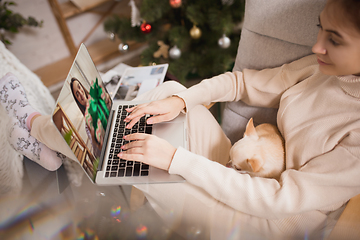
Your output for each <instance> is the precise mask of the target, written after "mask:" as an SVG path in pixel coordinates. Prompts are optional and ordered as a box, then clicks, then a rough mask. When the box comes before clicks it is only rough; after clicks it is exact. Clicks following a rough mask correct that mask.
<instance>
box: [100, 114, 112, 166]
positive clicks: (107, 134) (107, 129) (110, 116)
mask: <svg viewBox="0 0 360 240" xmlns="http://www.w3.org/2000/svg"><path fill="white" fill-rule="evenodd" d="M114 113H115V110H112V111H111V112H110V115H109V120H110V122H109V124H108V125H107V127H106V131H105V137H104V142H103V146H104V147H102V149H101V154H100V160H99V165H98V169H97V170H98V171H100V170H101V168H102V165H103V161H104V159H105V152H106V149H107V147H106V146H107V142H108V140H109V135H110V129H111V126H112V119H113V117H114Z"/></svg>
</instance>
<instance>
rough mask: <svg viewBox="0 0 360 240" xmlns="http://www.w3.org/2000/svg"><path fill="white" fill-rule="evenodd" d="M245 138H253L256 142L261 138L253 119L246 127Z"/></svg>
mask: <svg viewBox="0 0 360 240" xmlns="http://www.w3.org/2000/svg"><path fill="white" fill-rule="evenodd" d="M244 137H251V138H253V139H255V140H257V139H258V138H259V136H258V134H257V133H256V129H255V127H254V121H253V119H252V118H250V120H249V122H248V123H247V125H246V130H245V133H244Z"/></svg>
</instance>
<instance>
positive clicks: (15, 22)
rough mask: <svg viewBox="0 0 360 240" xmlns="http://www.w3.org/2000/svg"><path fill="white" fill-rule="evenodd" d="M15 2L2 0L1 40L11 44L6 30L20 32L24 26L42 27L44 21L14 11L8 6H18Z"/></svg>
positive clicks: (0, 9) (0, 2)
mask: <svg viewBox="0 0 360 240" xmlns="http://www.w3.org/2000/svg"><path fill="white" fill-rule="evenodd" d="M16 5H17V4H16V3H15V2H12V1H10V2H8V1H5V2H3V1H2V0H0V29H3V30H2V32H0V40H1V41H2V42H3V43H5V44H11V41H10V40H9V39H7V37H6V36H5V33H6V32H11V33H18V32H19V29H20V28H22V27H23V26H31V27H42V24H43V21H38V20H36V19H35V18H34V17H31V16H30V17H28V18H25V17H23V16H22V15H21V14H19V13H14V12H13V11H11V10H10V9H9V8H8V7H9V6H16Z"/></svg>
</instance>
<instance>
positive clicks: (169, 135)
mask: <svg viewBox="0 0 360 240" xmlns="http://www.w3.org/2000/svg"><path fill="white" fill-rule="evenodd" d="M153 134H154V135H156V136H158V137H160V138H162V139H165V140H167V141H168V142H169V143H170V144H171V145H173V146H174V147H176V148H177V147H179V146H181V147H184V148H185V147H186V146H185V123H184V122H180V121H174V122H163V123H158V124H155V125H154V127H153Z"/></svg>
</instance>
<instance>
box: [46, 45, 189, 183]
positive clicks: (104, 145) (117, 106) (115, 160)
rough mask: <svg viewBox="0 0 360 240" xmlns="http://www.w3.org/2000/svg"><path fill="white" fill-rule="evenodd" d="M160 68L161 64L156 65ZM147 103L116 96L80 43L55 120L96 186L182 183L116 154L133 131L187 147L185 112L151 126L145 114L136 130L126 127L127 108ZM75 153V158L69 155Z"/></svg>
mask: <svg viewBox="0 0 360 240" xmlns="http://www.w3.org/2000/svg"><path fill="white" fill-rule="evenodd" d="M154 68H156V66H154ZM141 103H144V101H141V102H139V101H136V100H135V99H134V100H133V101H124V100H112V99H111V97H110V95H109V94H108V92H107V91H106V89H105V87H104V84H103V82H102V80H101V76H100V74H99V72H98V71H97V69H96V67H95V64H94V63H93V61H92V59H91V57H90V54H89V52H88V51H87V49H86V47H85V45H84V44H81V46H80V48H79V50H78V53H77V55H76V57H75V60H74V62H73V64H72V66H71V69H70V71H69V73H68V76H67V78H66V80H65V83H64V85H63V87H62V89H61V91H60V94H59V97H58V99H57V101H56V106H55V109H54V111H53V114H52V121H53V123H54V124H55V126H56V128H57V129H58V130H59V132H60V134H61V135H62V136H63V138H64V141H66V143H67V146H68V147H69V148H70V149H71V152H72V153H73V156H72V160H74V161H76V162H77V163H78V164H79V165H80V166H81V168H82V169H83V170H84V172H85V174H86V175H87V176H88V177H89V179H90V180H91V181H92V182H93V183H94V184H97V185H134V184H149V183H171V182H183V181H184V179H183V178H182V177H181V176H179V175H174V174H169V173H168V172H166V171H164V170H161V169H157V168H155V167H152V166H149V165H147V164H144V163H141V162H136V161H126V160H123V159H120V158H119V157H117V155H118V153H119V152H120V151H122V150H121V149H120V147H121V146H122V145H123V144H126V143H127V142H125V141H124V139H123V136H124V135H127V134H131V133H134V132H143V133H148V134H154V135H156V136H158V137H160V138H163V139H165V140H167V141H168V142H169V143H170V144H172V145H173V146H174V147H179V146H182V147H184V148H187V140H186V115H185V114H182V113H181V114H180V115H179V116H178V117H177V118H175V119H174V120H172V121H169V122H164V123H159V124H154V125H147V124H146V119H147V118H149V117H150V116H149V115H147V116H144V117H143V118H141V119H140V120H139V121H138V123H137V124H136V125H135V126H134V127H133V129H130V130H129V129H124V127H125V125H126V124H125V123H124V121H123V120H124V118H125V117H126V114H127V112H126V111H125V109H126V108H129V107H132V106H135V105H137V104H141ZM69 157H71V156H69Z"/></svg>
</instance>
